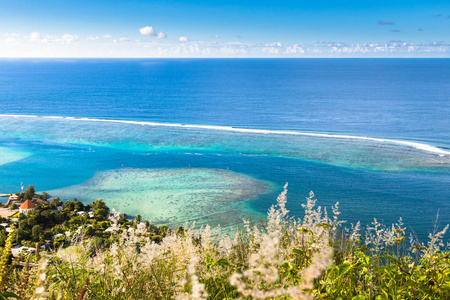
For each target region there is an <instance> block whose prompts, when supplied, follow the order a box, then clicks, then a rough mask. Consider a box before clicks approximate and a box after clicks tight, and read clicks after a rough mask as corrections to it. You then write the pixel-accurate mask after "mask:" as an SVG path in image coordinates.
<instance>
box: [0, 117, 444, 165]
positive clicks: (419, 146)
mask: <svg viewBox="0 0 450 300" xmlns="http://www.w3.org/2000/svg"><path fill="white" fill-rule="evenodd" d="M0 116H3V117H15V118H43V119H63V120H73V121H89V122H109V123H122V124H134V125H142V126H160V127H179V128H193V129H205V130H220V131H229V132H239V133H249V134H265V135H270V134H274V135H296V136H311V137H320V138H332V139H353V140H361V141H372V142H378V143H384V144H395V145H401V146H406V147H410V148H414V149H417V150H421V151H425V152H430V153H435V154H439V155H441V156H442V155H450V151H448V150H445V149H442V148H438V147H436V146H432V145H429V144H424V143H419V142H415V141H414V142H413V141H403V140H396V139H385V138H377V137H367V136H356V135H343V134H330V133H315V132H302V131H290V130H267V129H250V128H239V127H232V126H216V125H196V124H178V123H158V122H149V121H131V120H115V119H99V118H86V117H61V116H37V115H10V114H1V115H0Z"/></svg>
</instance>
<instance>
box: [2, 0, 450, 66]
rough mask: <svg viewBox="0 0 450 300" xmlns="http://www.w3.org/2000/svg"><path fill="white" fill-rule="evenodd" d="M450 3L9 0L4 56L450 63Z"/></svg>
mask: <svg viewBox="0 0 450 300" xmlns="http://www.w3.org/2000/svg"><path fill="white" fill-rule="evenodd" d="M448 43H450V1H433V0H431V1H404V0H390V1H351V0H344V1H322V0H319V1H317V0H316V1H282V0H279V1H266V0H259V1H222V0H214V1H209V0H208V1H136V0H135V1H112V0H109V1H104V0H90V1H84V0H80V1H54V0H47V1H41V0H35V1H23V0H0V56H1V57H17V56H19V57H30V56H35V57H449V53H450V46H449V44H448Z"/></svg>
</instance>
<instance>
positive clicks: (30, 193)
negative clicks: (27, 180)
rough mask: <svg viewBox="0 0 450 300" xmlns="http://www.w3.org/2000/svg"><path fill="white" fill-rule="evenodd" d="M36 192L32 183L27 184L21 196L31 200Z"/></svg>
mask: <svg viewBox="0 0 450 300" xmlns="http://www.w3.org/2000/svg"><path fill="white" fill-rule="evenodd" d="M35 193H36V190H35V189H34V185H29V186H28V187H27V189H26V191H25V193H24V194H23V198H24V199H25V200H31V199H33V196H34V194H35Z"/></svg>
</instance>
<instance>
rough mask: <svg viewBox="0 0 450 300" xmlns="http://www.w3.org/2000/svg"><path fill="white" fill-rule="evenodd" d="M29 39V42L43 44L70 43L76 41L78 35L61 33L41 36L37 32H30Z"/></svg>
mask: <svg viewBox="0 0 450 300" xmlns="http://www.w3.org/2000/svg"><path fill="white" fill-rule="evenodd" d="M29 40H30V42H39V43H43V44H51V43H62V44H71V43H73V42H75V41H78V35H72V34H68V33H66V34H63V35H62V36H57V35H46V36H41V34H40V33H39V32H31V33H30V36H29Z"/></svg>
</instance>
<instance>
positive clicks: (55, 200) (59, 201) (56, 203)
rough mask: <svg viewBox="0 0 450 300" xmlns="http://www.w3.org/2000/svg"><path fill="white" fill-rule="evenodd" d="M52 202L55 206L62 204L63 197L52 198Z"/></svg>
mask: <svg viewBox="0 0 450 300" xmlns="http://www.w3.org/2000/svg"><path fill="white" fill-rule="evenodd" d="M51 204H52V207H53V208H56V207H57V206H61V204H62V202H61V199H59V197H56V198H53V199H52V202H51Z"/></svg>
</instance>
